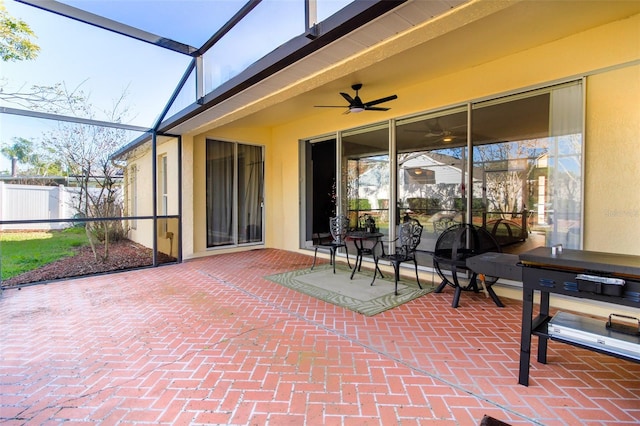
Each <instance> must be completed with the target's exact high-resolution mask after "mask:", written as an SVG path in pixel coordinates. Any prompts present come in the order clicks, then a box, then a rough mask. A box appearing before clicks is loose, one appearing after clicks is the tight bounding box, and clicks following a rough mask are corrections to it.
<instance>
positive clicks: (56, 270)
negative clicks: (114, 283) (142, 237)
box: [2, 240, 176, 287]
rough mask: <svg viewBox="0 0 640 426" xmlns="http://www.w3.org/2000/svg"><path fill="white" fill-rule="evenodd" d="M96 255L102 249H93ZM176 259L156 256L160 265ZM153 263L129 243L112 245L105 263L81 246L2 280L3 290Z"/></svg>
mask: <svg viewBox="0 0 640 426" xmlns="http://www.w3.org/2000/svg"><path fill="white" fill-rule="evenodd" d="M96 251H97V252H98V253H99V254H103V253H104V247H101V246H99V247H96ZM175 261H176V259H175V258H173V257H170V256H168V255H166V254H164V253H158V262H159V263H168V262H175ZM152 263H153V257H152V250H151V249H149V248H147V247H144V246H141V245H140V244H136V243H134V242H132V241H130V240H123V241H118V242H112V243H111V244H110V246H109V257H108V259H107V260H106V261H101V260H96V259H95V257H94V255H93V252H92V251H91V247H88V246H87V247H82V248H80V249H78V250H77V253H76V255H75V256H72V257H67V258H64V259H60V260H57V261H55V262H52V263H49V264H47V265H45V266H43V267H42V268H39V269H36V270H33V271H29V272H25V273H24V274H20V275H17V276H15V277H12V278H9V279H8V280H4V281H2V286H3V287H10V286H17V285H22V284H29V283H36V282H41V281H52V280H57V279H61V278H70V277H78V276H83V275H91V274H99V273H104V272H113V271H120V270H125V269H132V268H139V267H141V266H149V265H151V264H152Z"/></svg>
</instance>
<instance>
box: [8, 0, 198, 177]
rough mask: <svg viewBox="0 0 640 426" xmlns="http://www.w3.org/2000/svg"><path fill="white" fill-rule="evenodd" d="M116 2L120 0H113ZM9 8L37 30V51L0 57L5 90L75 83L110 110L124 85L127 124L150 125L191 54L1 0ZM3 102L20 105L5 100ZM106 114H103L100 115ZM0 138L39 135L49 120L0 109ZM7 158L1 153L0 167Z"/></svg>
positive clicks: (70, 86) (97, 104)
mask: <svg viewBox="0 0 640 426" xmlns="http://www.w3.org/2000/svg"><path fill="white" fill-rule="evenodd" d="M115 3H118V2H115ZM4 4H5V7H6V8H7V11H8V12H9V13H10V14H11V15H12V16H14V17H17V18H21V19H22V20H24V21H25V22H27V24H29V26H30V27H31V29H32V30H33V31H34V32H35V33H36V35H37V39H36V43H37V44H38V45H39V46H40V48H41V51H40V54H39V55H38V58H37V59H35V60H32V61H22V62H13V63H6V62H5V63H2V64H1V66H2V70H1V77H2V80H3V81H2V86H3V88H4V89H5V91H10V90H18V89H20V88H23V89H25V90H26V89H28V88H29V87H31V86H32V85H34V84H37V85H54V84H56V83H62V82H64V84H65V85H66V87H67V88H68V89H70V90H71V89H75V88H77V87H79V88H80V89H81V90H83V91H84V92H85V93H86V94H88V95H89V99H90V100H91V102H92V104H93V105H94V106H95V109H96V111H110V110H112V109H113V108H112V105H113V103H114V101H115V100H116V99H117V98H119V97H120V95H122V93H124V91H125V90H127V92H128V95H127V104H128V105H129V106H130V108H131V110H133V111H135V114H134V115H132V116H131V117H130V118H129V121H128V124H134V125H138V126H143V127H150V126H151V125H152V124H153V122H154V120H155V119H156V118H157V116H158V114H159V112H160V111H161V110H162V108H163V107H164V105H166V103H167V101H168V99H169V97H170V95H171V93H172V92H173V90H174V89H175V86H176V84H177V83H178V81H179V80H180V77H181V76H182V74H183V73H184V71H185V69H186V67H187V65H188V63H189V61H190V58H189V57H188V56H185V55H181V54H178V53H175V52H171V51H169V50H166V49H162V48H158V47H155V46H153V45H150V44H147V43H143V42H139V41H136V40H133V39H130V38H127V37H124V36H120V35H118V34H115V33H112V32H109V31H105V30H102V29H99V28H95V27H93V26H90V25H86V24H82V23H80V22H76V21H73V20H70V19H68V18H63V17H61V16H57V15H55V14H52V13H48V12H44V11H41V10H39V9H37V8H34V7H32V6H26V5H23V4H20V3H17V2H14V1H5V2H4ZM2 105H3V106H7V107H12V108H19V106H16V105H13V104H9V103H3V104H2ZM95 118H96V119H101V120H104V119H106V116H104V115H102V116H101V115H100V113H98V115H97V116H96V117H95ZM0 120H1V122H0V125H1V130H0V143H1V144H11V143H12V138H13V137H17V136H20V137H26V138H35V137H38V136H39V135H40V134H41V133H42V130H46V129H47V128H51V126H52V125H53V123H51V122H46V121H45V120H33V119H25V118H21V117H17V116H10V115H6V114H2V115H0ZM8 169H9V161H8V160H6V159H5V158H4V157H0V170H8Z"/></svg>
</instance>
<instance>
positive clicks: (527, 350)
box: [518, 288, 533, 386]
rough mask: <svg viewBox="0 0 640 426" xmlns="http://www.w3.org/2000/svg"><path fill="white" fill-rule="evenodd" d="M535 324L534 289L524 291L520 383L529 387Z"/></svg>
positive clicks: (524, 289)
mask: <svg viewBox="0 0 640 426" xmlns="http://www.w3.org/2000/svg"><path fill="white" fill-rule="evenodd" d="M532 322H533V289H527V288H523V289H522V334H521V335H520V369H519V372H518V383H520V384H521V385H524V386H529V360H530V356H531V331H532V330H531V327H532Z"/></svg>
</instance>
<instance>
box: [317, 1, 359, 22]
mask: <svg viewBox="0 0 640 426" xmlns="http://www.w3.org/2000/svg"><path fill="white" fill-rule="evenodd" d="M349 3H352V0H318V22H321V21H324V20H325V19H327V18H328V17H329V16H331V15H333V14H334V13H336V12H337V11H339V10H340V9H342V8H343V7H345V6H346V5H348V4H349Z"/></svg>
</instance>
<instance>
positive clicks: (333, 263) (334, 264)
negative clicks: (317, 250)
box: [330, 247, 336, 274]
mask: <svg viewBox="0 0 640 426" xmlns="http://www.w3.org/2000/svg"><path fill="white" fill-rule="evenodd" d="M330 257H331V264H332V265H333V273H334V274H335V273H336V248H335V247H331V254H330Z"/></svg>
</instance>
